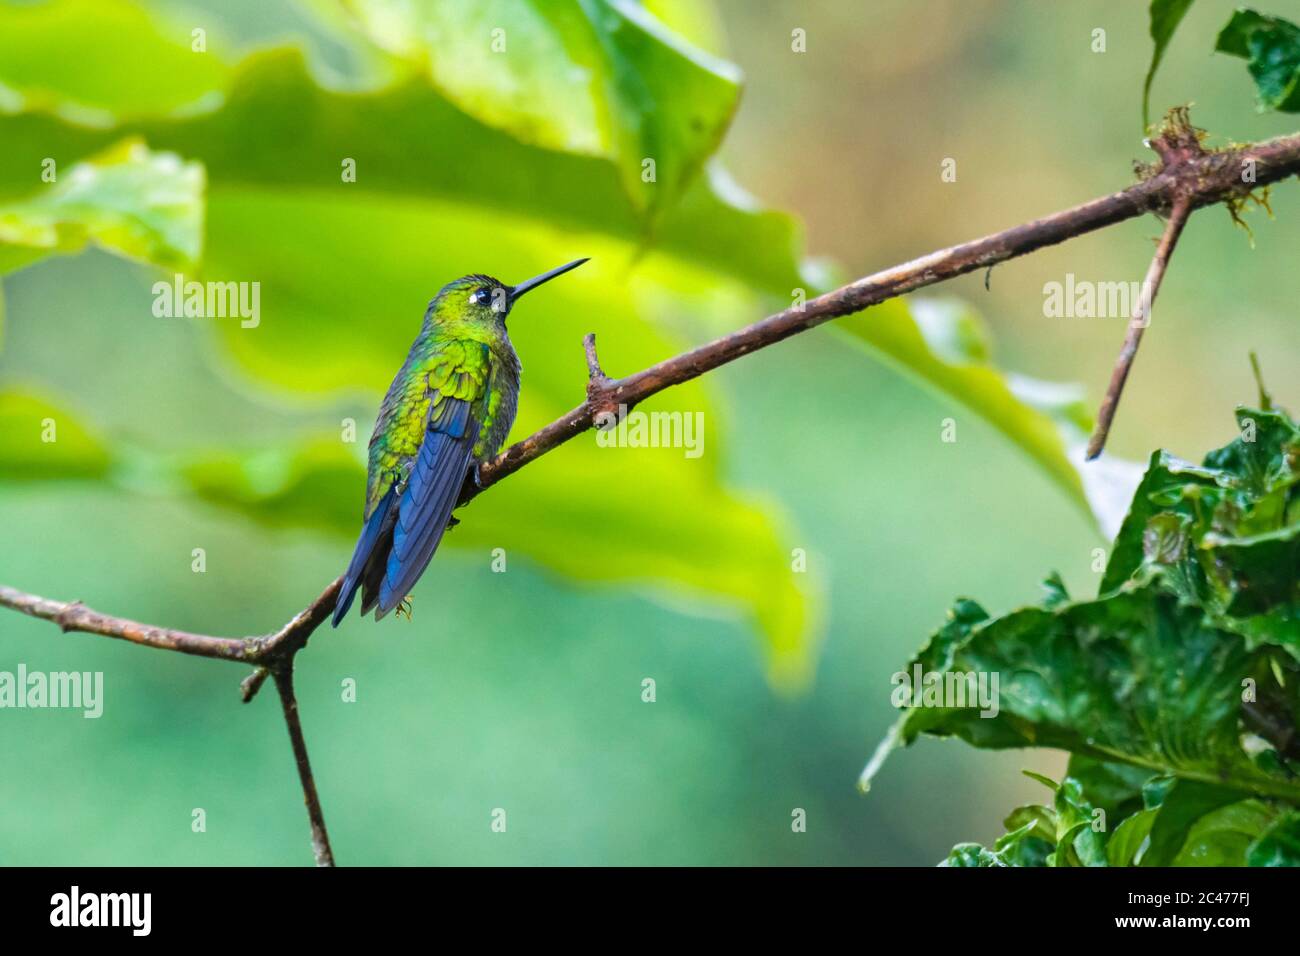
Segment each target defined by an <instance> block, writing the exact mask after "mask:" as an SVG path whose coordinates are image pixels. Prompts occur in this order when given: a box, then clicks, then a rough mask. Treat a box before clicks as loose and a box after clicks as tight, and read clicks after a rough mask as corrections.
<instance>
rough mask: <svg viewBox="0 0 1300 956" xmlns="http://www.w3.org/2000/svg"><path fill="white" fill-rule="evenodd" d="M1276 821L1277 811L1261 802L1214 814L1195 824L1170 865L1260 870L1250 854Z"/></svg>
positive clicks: (1247, 802)
mask: <svg viewBox="0 0 1300 956" xmlns="http://www.w3.org/2000/svg"><path fill="white" fill-rule="evenodd" d="M1160 812H1161V813H1162V814H1163V813H1164V810H1163V809H1162V810H1161V811H1160ZM1276 817H1277V810H1276V808H1275V807H1274V806H1273V805H1270V804H1268V803H1264V802H1262V801H1260V800H1242V801H1239V802H1237V803H1232V804H1229V805H1228V806H1225V807H1220V808H1218V809H1216V810H1213V811H1211V812H1209V813H1207V814H1205V815H1204V816H1202V817H1201V818H1200V819H1198V820H1197V821H1196V822H1195V823H1193V824H1192V826H1191V829H1190V830H1189V831H1188V833H1187V835H1186V839H1185V840H1184V842H1183V845H1182V849H1181V850H1179V851H1178V855H1177V856H1175V857H1174V858H1173V860H1172V861H1171V864H1170V865H1172V866H1246V865H1250V866H1258V865H1260V864H1257V863H1249V864H1248V860H1247V850H1248V848H1249V847H1250V846H1251V844H1252V841H1255V840H1256V839H1257V838H1259V837H1260V835H1261V834H1262V833H1263V832H1264V831H1265V830H1266V829H1267V828H1268V826H1269V825H1270V824H1271V823H1272V822H1273V820H1274V819H1275V818H1276ZM1144 863H1145V861H1144Z"/></svg>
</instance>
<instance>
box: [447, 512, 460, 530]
mask: <svg viewBox="0 0 1300 956" xmlns="http://www.w3.org/2000/svg"><path fill="white" fill-rule="evenodd" d="M458 524H460V519H459V518H457V517H456V516H455V515H452V516H451V517H450V518H448V519H447V530H448V531H450V530H451V529H452V528H454V527H456V525H458Z"/></svg>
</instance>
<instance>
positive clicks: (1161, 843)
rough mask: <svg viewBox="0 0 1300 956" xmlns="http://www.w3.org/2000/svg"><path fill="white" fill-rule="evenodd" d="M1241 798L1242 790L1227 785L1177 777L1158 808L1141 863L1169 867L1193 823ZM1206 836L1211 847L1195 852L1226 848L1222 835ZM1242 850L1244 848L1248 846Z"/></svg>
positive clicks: (1219, 850) (1194, 851)
mask: <svg viewBox="0 0 1300 956" xmlns="http://www.w3.org/2000/svg"><path fill="white" fill-rule="evenodd" d="M1240 799H1241V794H1240V793H1239V792H1237V791H1234V790H1229V789H1227V788H1225V787H1218V786H1215V785H1213V784H1208V783H1204V782H1202V781H1199V780H1174V781H1173V783H1172V786H1170V788H1169V789H1168V791H1167V792H1166V793H1165V795H1164V799H1163V800H1162V801H1161V803H1160V806H1159V808H1158V809H1157V811H1156V816H1155V821H1154V823H1153V824H1152V826H1151V837H1150V838H1151V842H1150V845H1149V846H1148V847H1147V850H1146V852H1145V853H1144V854H1143V855H1142V862H1141V865H1142V866H1169V865H1170V864H1172V863H1173V862H1174V858H1175V857H1177V856H1178V855H1179V851H1180V850H1182V849H1183V844H1184V842H1185V841H1186V840H1187V839H1188V837H1189V830H1190V828H1191V827H1192V824H1194V823H1196V822H1197V821H1199V820H1200V819H1201V818H1202V817H1204V816H1205V815H1206V814H1208V813H1210V812H1211V811H1214V810H1217V809H1219V808H1220V807H1223V806H1225V805H1227V804H1229V803H1236V802H1238V801H1240ZM1220 829H1221V828H1220ZM1220 836H1221V834H1220ZM1202 838H1203V839H1207V840H1208V843H1207V844H1206V845H1207V846H1208V847H1209V849H1205V847H1202V849H1201V850H1200V851H1197V850H1195V849H1192V850H1191V851H1190V852H1192V853H1193V854H1194V853H1196V852H1204V853H1209V852H1221V851H1222V848H1223V843H1222V840H1221V839H1220V838H1218V837H1216V838H1214V839H1210V838H1208V837H1206V836H1205V834H1202ZM1242 849H1243V851H1244V849H1245V847H1244V845H1243V847H1242Z"/></svg>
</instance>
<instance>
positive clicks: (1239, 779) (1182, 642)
mask: <svg viewBox="0 0 1300 956" xmlns="http://www.w3.org/2000/svg"><path fill="white" fill-rule="evenodd" d="M915 663H919V664H920V665H921V666H922V667H923V669H924V670H925V671H926V672H935V673H938V674H940V675H943V674H948V673H953V674H966V673H975V674H981V673H982V674H987V675H992V674H997V675H999V680H1000V704H999V709H998V713H997V715H996V716H994V717H981V716H980V711H979V709H976V708H958V707H943V706H916V707H912V708H910V709H908V710H907V711H905V713H904V715H903V717H901V718H900V721H899V727H898V729H897V731H896V733H895V734H893V735H891V737H890V738H889V739H888V740H887V741H886V743H885V744H882V748H889V747H892V746H894V745H895V744H897V743H902V744H908V743H911V742H912V741H913V740H915V739H916V737H917V736H919V735H920V734H922V733H927V734H933V735H937V736H957V737H960V738H962V739H963V740H966V741H967V742H968V743H971V744H973V745H975V746H977V747H985V748H999V749H1000V748H1007V747H1029V746H1034V747H1058V748H1061V749H1064V750H1069V751H1071V752H1072V753H1081V754H1086V755H1088V756H1091V757H1094V758H1100V759H1107V760H1119V761H1124V762H1127V763H1130V764H1134V765H1136V766H1140V767H1144V768H1148V769H1150V770H1152V771H1157V772H1164V773H1168V774H1170V775H1172V776H1175V777H1180V778H1185V779H1189V780H1196V781H1203V782H1209V783H1219V784H1222V785H1223V786H1226V787H1231V788H1233V789H1236V790H1238V791H1241V792H1243V793H1245V794H1262V795H1275V796H1286V797H1290V798H1293V799H1300V785H1298V784H1296V783H1295V782H1294V781H1293V779H1292V778H1291V777H1289V776H1288V775H1287V774H1286V773H1285V772H1282V771H1280V770H1279V771H1274V770H1271V769H1268V768H1265V767H1263V766H1261V765H1259V764H1257V763H1256V762H1255V761H1253V760H1252V759H1251V758H1250V756H1249V755H1248V754H1247V753H1246V752H1245V751H1244V750H1243V749H1242V747H1241V744H1240V740H1239V736H1240V735H1239V730H1238V722H1239V718H1240V707H1241V691H1242V686H1243V683H1242V682H1243V681H1245V680H1246V679H1247V678H1250V679H1251V680H1253V681H1256V682H1257V683H1264V682H1268V681H1271V680H1272V679H1273V678H1272V677H1271V676H1270V674H1271V670H1270V668H1271V665H1272V663H1273V661H1272V659H1271V658H1270V657H1269V655H1268V654H1267V652H1266V651H1263V650H1260V651H1255V652H1248V651H1247V650H1246V647H1245V642H1244V640H1243V639H1242V638H1241V637H1240V636H1238V635H1235V634H1232V633H1230V632H1226V631H1223V630H1220V629H1218V628H1215V627H1213V626H1211V625H1209V624H1208V623H1207V622H1206V621H1205V620H1204V618H1203V615H1202V613H1201V612H1200V610H1199V609H1197V608H1193V607H1187V606H1184V605H1181V604H1180V603H1179V601H1178V599H1177V598H1176V597H1174V596H1172V595H1169V594H1166V593H1164V592H1163V590H1162V589H1161V588H1160V587H1159V586H1158V584H1157V583H1155V582H1151V583H1148V584H1146V585H1145V586H1142V587H1138V588H1133V589H1131V590H1126V591H1124V592H1123V593H1120V594H1116V595H1114V596H1112V597H1110V598H1107V599H1105V600H1097V601H1084V602H1078V603H1074V604H1068V605H1065V606H1063V607H1060V608H1056V609H1053V610H1045V609H1040V608H1026V609H1023V610H1020V611H1014V612H1012V613H1011V614H1008V615H1006V616H1005V617H1001V618H997V619H995V620H990V619H987V618H986V617H985V616H984V615H983V612H982V611H980V609H979V608H978V606H977V605H973V604H972V603H970V602H966V603H964V604H961V605H959V606H958V607H957V608H956V609H955V610H954V612H953V614H952V617H951V619H950V621H949V623H948V624H947V625H946V626H945V627H944V628H943V629H942V630H940V631H939V632H937V633H936V635H935V637H934V638H932V639H931V642H930V644H929V646H927V648H926V649H925V650H923V651H922V652H921V654H920V655H919V656H918V657H917V659H916V662H915ZM909 670H910V668H909ZM878 767H879V759H876V760H873V761H872V765H871V767H870V768H869V772H868V773H867V774H866V780H865V781H864V782H866V783H869V782H870V775H871V774H872V773H874V772H875V771H876V770H877V769H878Z"/></svg>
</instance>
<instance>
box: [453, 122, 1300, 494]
mask: <svg viewBox="0 0 1300 956" xmlns="http://www.w3.org/2000/svg"><path fill="white" fill-rule="evenodd" d="M1161 159H1162V160H1163V166H1162V168H1161V169H1160V170H1159V171H1158V172H1156V173H1155V174H1153V175H1151V176H1150V177H1149V178H1147V179H1145V180H1143V181H1142V182H1140V183H1138V184H1137V185H1135V186H1130V187H1129V188H1128V189H1125V190H1123V191H1122V192H1117V193H1112V194H1111V195H1109V196H1103V197H1102V198H1100V199H1094V200H1093V201H1092V202H1087V203H1084V204H1083V205H1081V206H1075V207H1074V208H1073V209H1066V210H1064V211H1062V212H1058V213H1054V214H1052V215H1050V216H1046V217H1044V218H1042V219H1036V220H1034V221H1033V222H1029V223H1025V224H1023V225H1020V226H1014V227H1013V228H1011V229H1006V230H1004V231H1002V232H997V233H993V234H992V235H989V236H985V237H984V238H982V239H976V240H974V241H973V242H967V243H963V244H962V245H959V246H952V247H950V248H948V249H940V250H939V251H937V252H932V253H930V254H929V255H926V256H922V257H921V258H919V259H913V260H912V261H911V262H906V263H903V264H902V265H898V266H894V267H893V268H892V269H886V270H884V271H883V272H877V273H876V274H874V275H870V276H867V277H865V278H862V279H859V280H857V281H856V282H852V283H850V284H849V285H846V286H843V287H842V288H839V289H836V290H834V291H833V292H827V293H826V294H825V295H821V296H818V297H817V298H815V299H810V300H809V301H807V302H806V303H804V304H802V305H797V306H793V307H791V308H789V309H786V310H784V311H782V312H778V313H776V314H775V315H771V316H769V317H767V318H766V319H763V320H761V321H759V322H755V323H754V324H753V325H748V326H746V327H745V328H743V329H739V330H738V331H736V332H732V333H730V334H729V335H724V336H722V337H721V338H718V339H714V340H713V341H712V342H707V343H705V344H704V345H701V346H699V347H698V348H694V349H691V350H690V351H689V352H684V353H682V354H681V355H677V356H674V357H673V358H670V359H666V360H664V361H662V362H660V363H659V364H658V365H652V366H651V367H650V368H647V369H643V370H642V371H640V372H636V373H634V374H632V375H629V376H627V377H626V378H617V379H607V380H605V381H604V382H602V383H601V386H600V387H599V389H597V392H596V398H597V399H598V401H593V399H592V394H591V392H592V383H591V382H590V380H589V381H588V398H587V401H585V402H583V403H582V404H581V405H579V406H578V407H577V408H575V409H573V410H572V411H570V412H568V413H567V414H565V415H564V416H562V417H560V418H558V419H556V420H555V421H553V422H551V424H549V425H547V426H546V427H545V428H543V429H541V430H540V431H538V432H535V433H534V434H532V435H529V436H528V437H527V438H525V439H523V440H522V441H519V442H517V443H515V444H514V445H511V446H510V447H509V448H507V449H506V450H505V451H503V452H502V453H501V454H499V455H497V457H496V458H494V459H493V460H492V461H490V462H486V463H484V464H483V465H481V466H480V467H479V470H478V481H477V483H471V484H470V485H468V486H467V487H466V489H465V493H464V494H463V495H462V497H461V504H465V503H467V502H468V501H469V500H470V499H472V498H474V497H475V496H476V495H478V494H479V493H481V492H482V491H483V490H485V489H487V488H489V487H491V486H492V485H494V484H496V483H497V482H498V481H501V480H502V479H503V478H506V477H507V476H509V475H513V474H514V473H515V472H516V471H518V470H519V469H520V468H522V467H524V465H526V464H528V463H529V462H531V461H533V460H535V459H537V458H540V457H541V456H542V455H545V454H546V453H547V452H549V451H551V450H553V449H555V448H558V447H559V446H560V445H563V444H564V443H565V442H567V441H568V440H569V439H571V438H574V437H575V436H577V435H580V434H582V433H583V432H584V431H586V430H587V429H589V428H591V427H592V425H593V424H594V421H595V416H596V415H597V414H598V413H600V412H601V411H604V410H607V409H608V408H610V407H611V406H612V407H618V406H620V405H621V406H622V407H624V408H631V407H633V406H634V405H636V404H637V403H638V402H642V401H644V400H645V399H647V398H649V397H650V396H651V395H654V394H655V393H656V392H661V391H663V390H664V389H666V388H670V387H672V386H673V385H680V384H681V383H683V382H688V381H690V380H691V379H693V378H698V377H699V376H701V375H703V374H704V373H705V372H708V371H711V370H713V369H715V368H718V367H719V366H721V365H725V364H727V363H728V362H733V361H735V360H736V359H738V358H740V357H741V356H743V355H748V354H750V353H751V352H757V351H758V350H759V349H762V348H766V347H767V346H769V345H773V344H775V343H777V342H780V341H782V340H784V339H787V338H789V337H790V336H792V335H797V334H798V333H800V332H803V331H806V330H807V329H811V328H815V327H816V326H818V325H821V324H822V323H824V322H829V321H830V320H832V319H836V318H839V317H840V316H844V315H849V314H851V313H853V312H860V311H862V310H863V309H867V308H870V307H871V306H873V305H879V304H880V303H881V302H884V301H886V300H887V299H892V298H895V297H897V296H900V295H904V294H906V293H908V292H915V291H916V290H917V289H922V288H925V287H926V286H932V285H935V284H936V283H939V282H944V281H946V280H948V279H953V278H956V277H957V276H961V275H965V274H966V273H968V272H974V271H976V270H979V269H987V268H989V267H990V266H994V265H997V264H998V263H1000V262H1006V261H1007V260H1008V259H1014V258H1017V257H1019V256H1023V255H1027V254H1028V253H1031V252H1034V251H1036V250H1038V249H1042V248H1044V247H1046V246H1053V245H1056V244H1057V243H1060V242H1064V241H1065V240H1067V239H1072V238H1075V237H1076V236H1082V235H1086V234H1087V233H1090V232H1095V231H1096V230H1098V229H1102V228H1105V227H1107V226H1113V225H1115V224H1116V223H1120V222H1123V221H1125V220H1126V219H1133V218H1135V217H1137V216H1141V215H1143V214H1145V213H1149V212H1155V213H1164V214H1169V212H1170V210H1171V209H1172V208H1173V207H1174V206H1175V204H1176V203H1177V202H1178V200H1179V198H1180V197H1182V198H1184V199H1185V201H1186V202H1187V204H1188V206H1189V208H1190V209H1200V208H1202V207H1204V206H1208V205H1213V204H1215V203H1219V202H1222V201H1224V200H1231V199H1236V200H1239V199H1241V198H1242V197H1243V196H1245V195H1247V194H1248V193H1249V192H1250V190H1252V189H1256V188H1259V187H1263V186H1267V185H1270V184H1272V183H1275V182H1278V181H1280V180H1282V179H1286V178H1287V177H1289V176H1294V175H1296V174H1297V173H1300V133H1298V134H1295V135H1292V136H1283V137H1280V138H1278V139H1273V140H1268V141H1267V142H1263V143H1256V144H1253V145H1250V146H1244V147H1241V148H1239V149H1233V150H1226V151H1224V152H1218V153H1207V152H1204V151H1200V152H1199V154H1198V155H1190V154H1184V153H1179V152H1169V153H1168V154H1167V155H1164V154H1162V156H1161ZM1247 169H1248V170H1250V171H1251V172H1252V173H1253V178H1251V179H1250V181H1249V182H1245V181H1243V179H1244V177H1243V170H1247ZM592 348H593V350H594V345H593V347H592ZM598 405H599V406H600V407H597V406H598Z"/></svg>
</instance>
